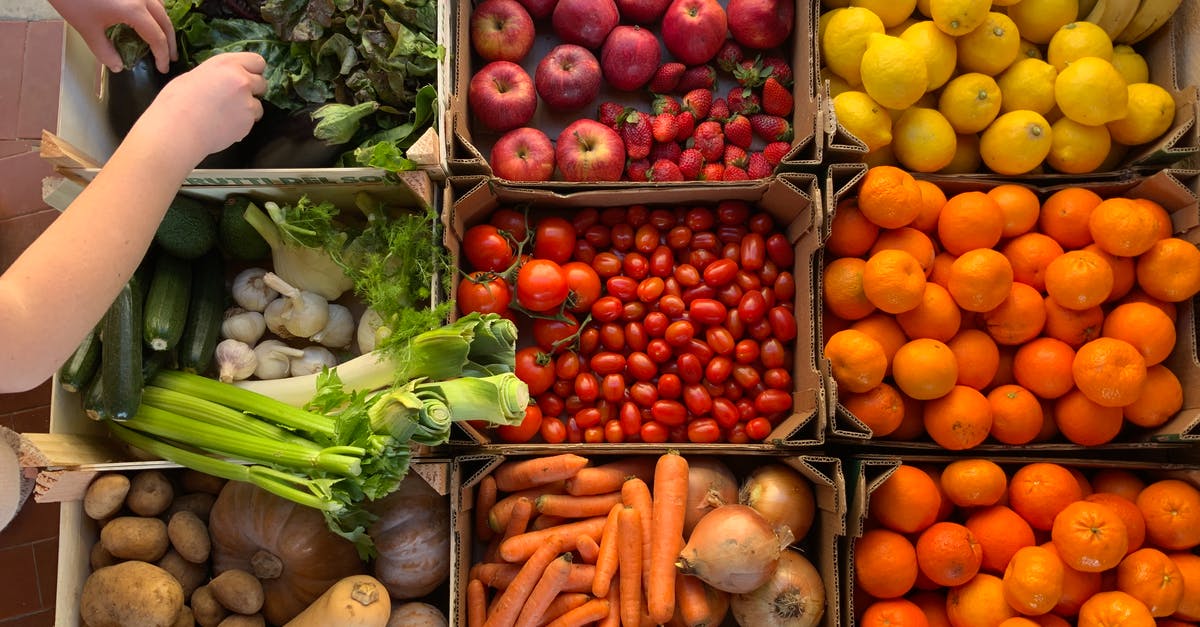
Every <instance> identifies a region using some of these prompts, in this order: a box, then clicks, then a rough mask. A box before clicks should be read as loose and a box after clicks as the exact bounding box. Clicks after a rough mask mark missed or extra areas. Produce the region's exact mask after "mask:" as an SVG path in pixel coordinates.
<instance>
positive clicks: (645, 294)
mask: <svg viewBox="0 0 1200 627" xmlns="http://www.w3.org/2000/svg"><path fill="white" fill-rule="evenodd" d="M665 287H666V285H665V284H664V283H663V280H662V279H660V278H658V277H656V276H654V277H650V278H648V279H642V282H641V283H638V286H637V297H638V300H640V301H642V302H643V303H652V302H654V301H656V300H658V298H659V297H660V296H662V294H663V289H664V288H665Z"/></svg>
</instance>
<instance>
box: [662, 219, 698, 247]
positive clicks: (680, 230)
mask: <svg viewBox="0 0 1200 627" xmlns="http://www.w3.org/2000/svg"><path fill="white" fill-rule="evenodd" d="M666 239H667V246H670V247H671V249H672V250H682V249H684V248H687V247H688V245H689V244H691V243H692V230H691V229H689V228H688V227H687V226H686V225H680V226H677V227H675V228H672V229H671V230H670V231H668V232H667V238H666Z"/></svg>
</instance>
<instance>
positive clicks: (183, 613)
mask: <svg viewBox="0 0 1200 627" xmlns="http://www.w3.org/2000/svg"><path fill="white" fill-rule="evenodd" d="M174 627H196V617H195V616H192V608H190V607H188V606H186V605H185V606H183V609H182V610H180V612H179V618H176V619H175V625H174Z"/></svg>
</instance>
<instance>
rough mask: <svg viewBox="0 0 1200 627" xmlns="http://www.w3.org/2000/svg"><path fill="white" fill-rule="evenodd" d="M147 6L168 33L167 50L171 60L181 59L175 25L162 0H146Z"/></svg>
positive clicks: (152, 15)
mask: <svg viewBox="0 0 1200 627" xmlns="http://www.w3.org/2000/svg"><path fill="white" fill-rule="evenodd" d="M146 2H147V6H148V8H149V9H150V16H151V17H153V18H154V21H155V22H158V25H159V26H160V27H162V30H163V32H164V33H166V35H167V50H168V51H169V53H170V56H171V60H172V61H176V60H178V59H179V50H178V47H177V44H176V41H175V26H174V25H173V24H171V17H170V16H169V15H167V9H166V8H165V7H164V6H163V3H162V0H146Z"/></svg>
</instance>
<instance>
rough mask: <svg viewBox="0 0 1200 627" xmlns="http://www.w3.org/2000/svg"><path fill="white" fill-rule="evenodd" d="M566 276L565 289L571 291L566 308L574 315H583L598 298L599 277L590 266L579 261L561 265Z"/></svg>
mask: <svg viewBox="0 0 1200 627" xmlns="http://www.w3.org/2000/svg"><path fill="white" fill-rule="evenodd" d="M562 269H563V272H564V273H566V275H567V289H569V290H570V291H571V293H570V296H568V297H567V308H568V309H570V310H571V311H574V312H576V313H583V312H585V311H588V310H590V309H591V308H592V303H594V302H596V299H597V298H600V275H598V274H596V270H595V269H593V268H592V266H590V265H588V264H586V263H583V262H581V261H571V262H568V263H566V264H564V265H563V267H562Z"/></svg>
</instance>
